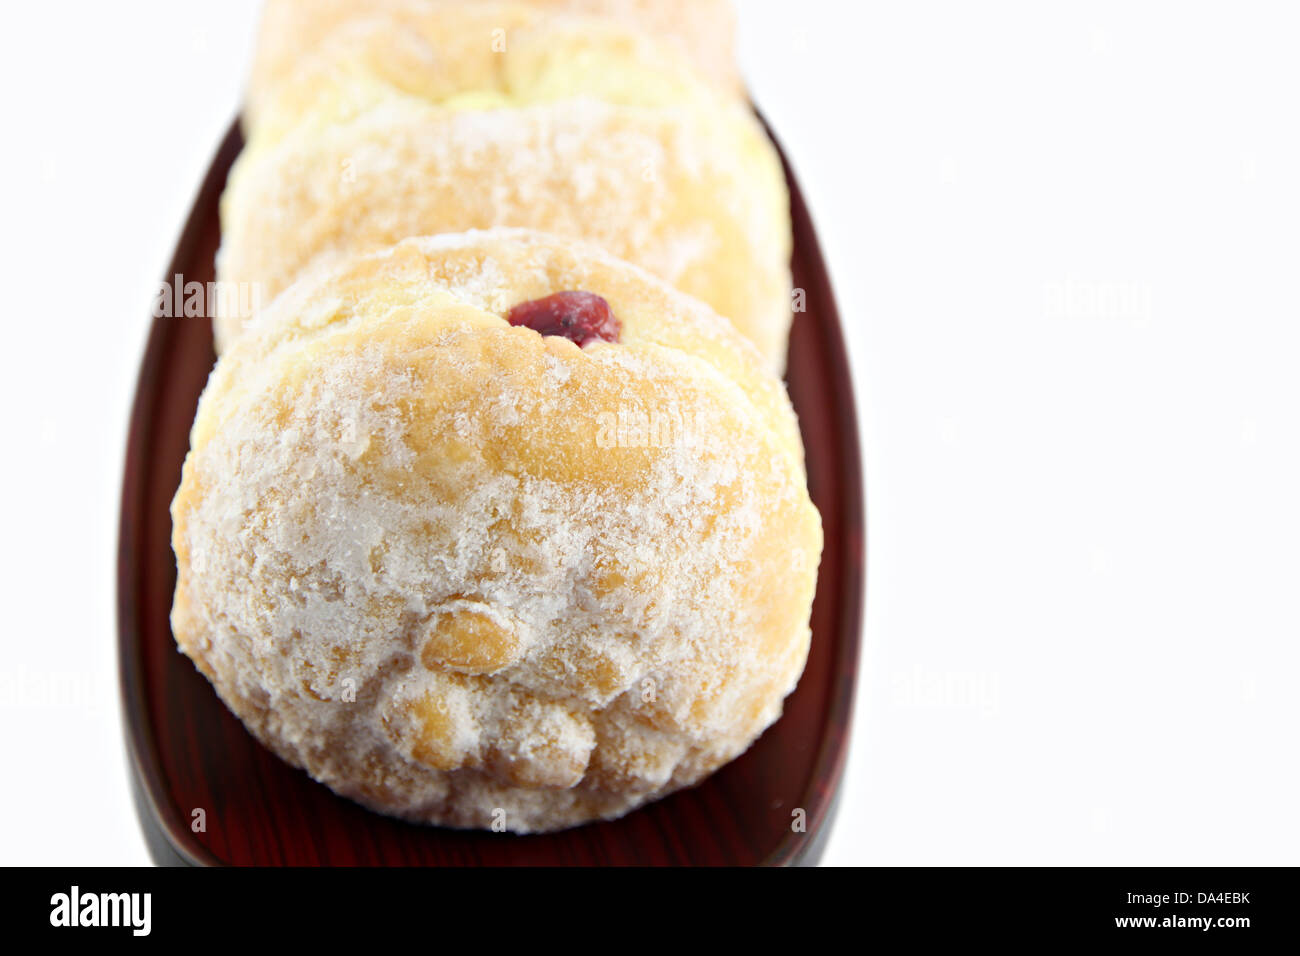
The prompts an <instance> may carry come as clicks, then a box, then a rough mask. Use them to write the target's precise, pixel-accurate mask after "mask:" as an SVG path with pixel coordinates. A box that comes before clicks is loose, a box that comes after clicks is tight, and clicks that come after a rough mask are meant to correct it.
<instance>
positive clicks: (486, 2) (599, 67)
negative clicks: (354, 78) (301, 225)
mask: <svg viewBox="0 0 1300 956" xmlns="http://www.w3.org/2000/svg"><path fill="white" fill-rule="evenodd" d="M734 47H735V14H734V11H733V10H732V8H731V4H730V2H728V0H267V2H266V4H265V5H264V7H263V15H262V22H261V24H260V27H259V30H258V43H257V49H256V54H255V57H254V61H253V67H252V75H251V78H250V81H249V86H248V96H247V104H246V110H245V117H244V119H245V128H246V130H247V131H248V132H250V133H254V132H256V133H266V132H267V130H268V129H270V128H273V127H276V126H277V125H280V124H281V123H283V122H284V121H285V120H289V121H291V122H296V121H297V119H298V118H299V117H301V116H302V115H303V114H304V113H305V112H307V111H308V110H307V109H305V108H304V107H305V105H306V103H307V102H308V101H310V100H312V99H314V98H315V97H316V95H317V91H318V90H319V88H320V87H322V86H327V85H329V81H330V78H331V76H333V75H337V73H339V72H340V71H347V72H351V73H353V74H354V75H363V74H370V75H374V76H376V77H377V78H380V79H382V81H383V82H385V83H386V84H388V85H390V86H394V87H396V88H398V89H401V90H404V91H406V92H409V93H413V94H416V95H419V96H421V97H422V98H424V99H426V100H429V101H441V100H444V99H446V98H448V97H452V96H455V95H457V94H460V93H465V92H470V93H474V92H481V91H484V90H495V91H499V92H511V93H513V94H515V95H520V94H525V93H526V92H527V91H528V90H532V91H533V93H534V95H535V96H549V97H552V98H555V97H558V96H562V95H573V94H574V93H576V92H581V90H582V87H583V86H584V85H587V84H590V83H591V82H593V81H597V80H598V81H599V83H600V85H601V86H602V87H603V89H604V90H605V91H606V93H607V94H608V95H607V97H606V98H607V99H609V100H610V101H612V102H622V101H624V100H622V99H621V98H620V97H621V96H622V95H623V94H625V93H626V92H627V91H629V89H630V88H632V87H636V86H640V87H642V88H643V89H642V90H641V91H638V92H637V93H636V94H635V95H636V96H637V97H640V96H642V95H643V94H644V92H645V90H644V88H645V87H646V86H647V85H649V86H656V85H661V84H665V83H668V84H671V83H673V82H674V78H675V77H679V76H682V75H685V74H690V75H691V76H692V77H693V78H694V81H695V82H698V83H700V84H703V85H707V86H709V87H710V88H712V89H714V90H715V91H717V92H718V93H719V94H720V95H724V96H728V97H733V98H738V97H740V96H742V95H743V89H742V86H741V82H740V77H739V74H738V71H737V68H736V56H735V48H734ZM556 64H561V65H564V66H565V67H566V73H567V78H566V76H559V75H557V74H556V72H555V70H554V67H555V65H556ZM643 65H644V66H645V67H647V68H646V69H642V68H641V67H642V66H643ZM575 67H576V70H575V69H574V68H575ZM557 80H558V82H557ZM575 83H576V84H578V88H577V89H575V88H574V86H573V84H575ZM566 88H567V93H566V92H565V90H566Z"/></svg>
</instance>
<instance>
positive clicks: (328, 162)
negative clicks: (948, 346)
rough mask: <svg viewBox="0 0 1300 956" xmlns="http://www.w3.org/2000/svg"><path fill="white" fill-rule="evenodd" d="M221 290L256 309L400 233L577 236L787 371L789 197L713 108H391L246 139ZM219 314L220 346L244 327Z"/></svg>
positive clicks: (752, 133)
mask: <svg viewBox="0 0 1300 956" xmlns="http://www.w3.org/2000/svg"><path fill="white" fill-rule="evenodd" d="M222 223H223V245H222V250H221V255H220V257H219V266H220V276H221V278H222V279H223V280H224V281H225V282H228V283H232V284H240V283H244V284H250V285H253V286H255V287H257V288H258V289H259V290H260V291H261V292H262V299H263V301H265V300H267V299H269V298H270V297H272V296H274V295H275V294H276V293H278V292H279V291H280V290H281V289H283V288H284V287H285V286H286V285H288V284H289V283H290V282H291V281H292V280H293V279H294V278H295V277H296V276H298V275H299V274H300V273H302V272H303V271H304V270H309V269H312V268H319V267H321V266H323V265H324V266H328V265H329V264H330V263H332V262H336V261H338V260H339V259H341V258H346V257H347V256H349V255H352V254H355V253H358V252H367V251H371V250H374V249H378V248H382V247H384V246H387V245H391V244H392V243H394V242H397V241H398V240H401V239H404V238H406V237H408V236H416V235H428V234H435V233H441V232H459V231H463V230H466V229H473V228H490V227H495V226H515V227H528V228H535V229H541V230H545V231H549V232H554V233H557V234H560V235H564V236H571V237H574V238H581V239H587V240H589V241H592V242H595V243H596V244H598V245H600V246H601V247H602V248H604V249H606V250H608V251H610V252H612V253H613V254H615V255H617V256H619V257H620V258H623V259H627V260H628V261H630V262H632V263H635V264H637V265H640V266H642V267H644V268H647V269H649V270H650V271H651V272H653V273H655V274H656V275H658V276H660V277H662V278H664V279H666V280H668V281H669V282H670V283H672V284H673V285H675V286H676V287H677V288H679V289H681V290H683V291H685V292H688V293H691V294H692V295H695V296H697V297H699V298H701V299H703V300H704V301H705V302H706V303H707V304H709V305H711V306H712V307H713V308H714V309H715V310H716V311H717V312H719V313H720V314H722V315H724V316H726V317H727V318H729V319H731V320H732V321H733V322H734V323H735V324H736V327H737V328H738V329H739V330H740V331H741V332H742V334H744V335H746V336H747V337H748V338H749V339H750V340H751V341H753V342H754V343H755V344H757V345H758V346H759V349H760V350H761V351H762V352H763V354H764V355H765V356H766V357H767V359H768V362H769V364H770V365H771V366H772V367H773V368H778V369H779V368H781V367H782V366H783V364H784V355H785V342H786V337H787V334H788V331H789V325H790V318H791V311H790V273H789V266H788V263H789V257H790V231H789V217H788V197H787V195H786V192H785V182H784V178H783V175H782V172H781V168H780V165H779V162H778V160H777V159H776V156H775V154H774V152H773V150H772V148H771V145H770V144H769V143H768V141H767V139H766V137H765V136H764V134H763V131H762V130H761V129H760V128H759V127H758V125H757V123H756V122H755V120H754V118H753V117H752V115H750V114H749V112H748V111H747V110H746V109H744V108H742V107H740V106H736V105H727V104H722V103H720V102H717V101H715V100H712V99H709V100H707V101H703V102H695V103H692V104H689V105H688V104H686V103H682V104H679V105H676V106H663V107H633V106H619V105H614V104H610V103H606V102H603V101H597V100H591V99H568V100H561V101H558V102H554V103H545V104H536V105H531V106H526V107H513V106H505V107H501V106H498V107H497V108H476V109H448V108H446V107H443V106H436V105H431V104H429V103H426V102H424V101H423V100H420V99H417V98H414V97H409V96H391V95H390V96H388V97H386V98H382V99H380V100H379V101H378V102H376V103H375V104H373V105H371V106H369V107H367V108H365V109H363V110H360V111H359V112H357V113H355V114H354V115H351V116H350V118H349V119H347V120H345V121H338V122H329V123H324V122H322V123H314V122H306V123H304V124H303V125H302V126H300V127H298V128H296V129H295V130H294V131H293V132H291V133H289V134H287V135H285V136H284V137H282V138H280V139H279V140H277V141H275V142H273V143H270V144H262V143H260V141H258V140H254V141H253V143H252V144H250V146H249V148H248V149H247V150H246V151H245V152H244V153H243V155H242V156H241V157H240V158H239V160H238V162H237V164H236V167H235V170H234V172H233V173H232V175H231V179H230V183H229V186H228V189H227V192H226V195H225V197H224V199H223V203H222ZM242 324H243V323H242V320H241V316H240V315H238V314H230V315H221V316H219V317H218V322H217V334H218V344H219V346H220V347H222V348H224V347H225V346H226V344H227V343H229V342H230V341H232V340H233V339H234V338H235V337H236V336H237V335H238V334H239V330H240V328H242Z"/></svg>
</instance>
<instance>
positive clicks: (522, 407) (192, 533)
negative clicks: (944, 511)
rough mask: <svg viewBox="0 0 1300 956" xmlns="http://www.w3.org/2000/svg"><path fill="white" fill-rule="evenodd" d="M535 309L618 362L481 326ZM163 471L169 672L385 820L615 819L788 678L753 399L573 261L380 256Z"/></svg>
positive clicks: (806, 571) (668, 318) (644, 285)
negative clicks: (181, 459)
mask: <svg viewBox="0 0 1300 956" xmlns="http://www.w3.org/2000/svg"><path fill="white" fill-rule="evenodd" d="M566 289H584V290H587V291H590V292H594V293H596V294H598V295H601V296H603V297H604V298H605V299H607V300H608V301H609V303H610V305H611V307H612V308H613V310H614V312H615V314H617V315H618V316H619V318H620V320H621V321H622V323H623V334H622V337H621V340H620V343H619V344H616V345H615V344H606V343H593V344H591V345H589V346H588V347H587V348H585V349H580V348H578V347H577V346H576V345H574V344H573V343H571V342H569V341H567V340H564V339H560V338H543V337H541V336H539V335H537V334H536V333H535V332H533V331H531V330H529V329H525V328H511V327H509V326H508V325H507V323H506V322H505V320H504V319H503V318H502V316H503V315H504V314H505V312H506V311H508V309H509V307H510V306H511V305H512V304H514V303H515V302H518V301H525V300H529V299H535V298H540V297H542V296H545V295H548V294H551V293H553V292H556V291H561V290H566ZM656 422H658V423H660V424H659V425H658V426H656V424H655V423H656ZM192 446H193V447H192V451H191V453H190V455H189V457H188V458H187V461H186V465H185V469H184V477H183V480H182V484H181V487H180V490H179V491H178V493H177V496H176V500H175V502H174V504H173V518H174V522H175V531H174V539H173V541H174V546H175V549H176V553H177V559H178V566H179V572H180V574H179V579H178V585H177V593H176V602H175V606H174V610H173V628H174V631H175V633H176V636H177V640H178V642H179V643H180V646H181V647H182V649H183V650H184V651H185V652H186V653H187V654H189V655H190V656H191V657H192V658H193V659H194V660H195V662H196V664H197V665H198V666H199V667H200V669H201V670H203V672H204V673H205V674H207V675H208V676H209V678H211V679H212V681H213V683H214V684H215V685H216V687H217V689H218V691H219V692H220V693H221V695H222V696H223V698H224V699H225V700H226V701H227V703H228V704H229V705H230V706H231V708H232V709H233V710H234V711H235V712H236V713H237V714H239V716H240V717H241V718H242V719H243V720H244V721H245V722H246V723H247V725H248V726H249V727H250V729H252V730H253V732H254V733H256V734H257V735H258V736H259V737H260V738H261V739H262V740H264V741H265V742H266V743H267V744H268V745H269V746H271V747H272V748H274V749H275V750H276V751H277V752H278V753H280V754H281V755H282V756H284V757H285V758H286V759H288V760H290V761H291V762H293V763H296V764H298V765H300V766H303V767H305V768H306V769H307V770H308V771H309V772H310V773H312V775H313V776H315V777H316V778H317V779H319V780H321V781H323V782H324V783H326V784H328V785H329V786H331V787H333V788H334V789H335V790H337V791H338V792H340V793H343V794H345V795H347V796H350V797H353V798H354V799H357V800H359V801H361V802H363V803H365V804H367V805H369V806H372V807H374V808H376V809H379V810H382V811H384V812H388V813H392V814H396V815H399V816H404V817H408V818H411V819H415V820H421V821H427V822H436V823H443V824H449V825H454V826H478V827H482V826H489V825H491V824H492V823H493V822H494V819H495V817H494V813H495V812H497V811H502V812H504V822H505V824H506V825H507V826H508V827H509V828H510V829H513V830H518V831H532V830H546V829H554V828H557V827H563V826H569V825H572V824H575V823H579V822H582V821H585V820H589V819H594V818H601V817H610V816H616V815H619V814H621V813H624V812H626V811H627V810H628V809H631V808H632V807H634V806H637V805H639V804H640V803H643V802H645V801H646V800H649V799H652V798H654V797H657V796H660V795H662V794H664V793H667V792H670V791H671V790H674V789H677V788H679V787H682V786H687V785H689V784H691V783H694V782H696V781H697V780H699V779H700V778H701V777H703V776H704V775H706V774H707V773H709V772H711V771H712V770H713V769H715V768H716V767H718V766H720V765H721V764H722V763H724V762H726V761H727V760H730V759H731V758H733V757H734V756H736V755H737V754H738V753H740V752H741V751H743V750H744V749H745V748H746V747H747V746H748V745H749V743H750V742H752V740H753V739H754V738H755V737H756V736H757V735H758V734H759V733H760V732H761V731H762V729H763V728H764V727H766V726H767V725H768V724H769V723H771V721H772V720H774V719H775V718H776V716H778V715H779V713H780V706H781V700H782V698H783V697H784V696H785V695H786V694H787V693H788V692H789V691H790V690H791V689H792V687H793V686H794V683H795V681H796V680H797V678H798V675H799V673H800V672H801V670H802V666H803V662H804V659H805V657H806V653H807V646H808V637H809V634H808V612H809V606H810V603H811V599H812V592H813V587H814V584H815V578H816V567H817V562H818V558H819V555H820V548H821V529H820V523H819V521H818V518H817V513H816V510H815V509H814V508H813V506H812V504H811V503H810V502H809V500H808V497H807V492H806V490H805V480H804V474H803V467H802V453H801V449H800V446H799V439H798V433H797V429H796V427H795V422H794V418H793V414H792V412H791V410H790V408H789V404H788V400H787V399H786V397H785V394H784V390H783V389H782V388H781V387H780V385H779V383H777V382H776V381H775V380H774V379H773V378H772V377H771V376H770V375H768V374H766V373H765V372H764V370H763V368H762V364H761V361H760V359H759V357H758V354H757V352H756V351H755V350H754V349H753V348H752V347H751V346H749V345H748V344H747V343H745V342H744V341H743V340H741V339H740V338H739V337H738V336H737V335H736V333H735V332H734V331H733V330H732V329H731V327H730V326H729V325H728V323H726V322H725V321H723V320H721V319H720V318H719V317H718V316H717V315H715V314H714V313H712V312H711V311H710V310H709V309H707V308H706V307H704V306H702V305H701V304H699V303H697V302H695V301H694V300H692V299H689V298H687V297H685V296H682V295H681V294H679V293H676V292H674V291H673V290H672V289H670V288H669V287H668V286H666V285H665V284H664V283H662V282H661V281H659V280H657V279H654V278H652V277H651V276H650V275H649V274H648V273H645V272H643V271H641V270H639V269H636V268H634V267H632V266H629V265H627V264H626V263H623V262H620V261H619V260H616V259H614V258H613V257H610V256H607V255H605V254H604V253H601V252H597V251H595V250H594V249H591V248H590V247H587V246H584V245H582V244H579V243H574V242H570V241H565V240H561V239H558V238H555V237H552V236H545V235H541V234H535V233H527V232H521V231H515V230H504V231H502V230H498V231H493V232H488V233H471V234H467V235H464V236H456V235H451V236H442V237H435V238H427V239H416V240H408V241H406V242H403V243H401V244H399V245H397V246H395V247H393V248H391V249H389V250H386V251H383V252H380V253H377V254H375V255H372V256H369V257H365V258H362V259H354V260H350V261H349V262H347V263H346V264H343V265H341V266H340V267H338V268H336V269H335V270H333V271H331V272H329V273H328V274H323V275H321V276H317V277H313V278H310V279H307V280H304V281H303V282H301V283H299V284H297V285H295V286H293V287H292V288H290V289H289V290H287V291H286V292H285V293H284V294H283V295H282V296H280V297H279V298H278V299H277V300H276V302H274V303H273V304H272V305H271V306H270V307H269V308H268V309H267V310H265V311H264V312H263V313H262V315H261V316H260V317H259V319H258V322H257V323H256V325H255V326H254V327H253V328H252V329H251V330H250V331H249V332H248V334H246V335H245V336H243V337H242V338H241V339H240V340H239V341H238V342H237V343H236V344H235V345H234V346H232V348H231V349H230V350H229V351H227V352H226V353H225V354H224V355H223V357H222V360H221V362H220V363H219V364H218V367H217V369H216V370H215V371H214V373H213V376H212V380H211V382H210V383H209V386H208V388H207V390H206V392H205V394H204V398H203V400H202V402H201V405H200V409H199V415H198V418H197V419H196V422H195V426H194V431H193V435H192Z"/></svg>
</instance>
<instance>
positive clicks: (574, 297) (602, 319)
mask: <svg viewBox="0 0 1300 956" xmlns="http://www.w3.org/2000/svg"><path fill="white" fill-rule="evenodd" d="M506 321H507V322H509V323H510V324H511V325H522V326H524V327H526V328H529V329H532V330H533V331H534V332H540V333H541V334H542V335H562V336H564V338H566V339H568V340H569V341H570V342H575V343H577V344H578V345H579V346H584V345H586V344H587V343H588V342H617V341H618V335H619V332H620V331H622V328H623V326H622V324H621V323H620V322H619V321H618V318H617V317H616V316H615V315H614V312H613V310H612V309H610V307H609V303H608V302H606V301H605V300H604V299H602V298H601V297H600V296H598V295H596V294H594V293H592V292H556V293H554V294H552V295H548V296H546V297H545V298H542V299H533V300H532V301H530V302H520V303H519V304H518V305H517V306H515V307H514V308H512V309H511V310H510V313H509V314H508V315H507V316H506Z"/></svg>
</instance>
